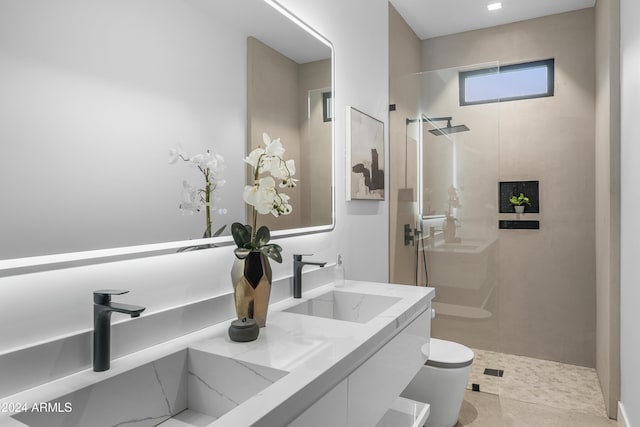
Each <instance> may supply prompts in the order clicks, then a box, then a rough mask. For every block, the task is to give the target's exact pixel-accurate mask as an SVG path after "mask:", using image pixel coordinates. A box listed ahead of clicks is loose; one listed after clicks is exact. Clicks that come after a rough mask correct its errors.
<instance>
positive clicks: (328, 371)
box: [0, 281, 434, 427]
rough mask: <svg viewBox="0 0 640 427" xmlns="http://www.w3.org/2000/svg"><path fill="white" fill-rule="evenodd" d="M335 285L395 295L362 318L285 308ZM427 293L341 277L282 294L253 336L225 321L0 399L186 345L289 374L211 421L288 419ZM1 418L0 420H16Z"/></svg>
mask: <svg viewBox="0 0 640 427" xmlns="http://www.w3.org/2000/svg"><path fill="white" fill-rule="evenodd" d="M333 289H335V290H336V291H339V292H342V291H344V292H356V293H360V294H371V295H383V296H390V297H395V298H398V299H399V300H398V301H397V302H396V303H395V304H393V305H392V306H391V307H389V308H388V309H386V310H384V311H383V312H382V313H380V314H379V315H378V316H376V317H374V318H373V319H371V320H370V321H368V322H367V323H355V322H347V321H340V320H334V319H328V318H322V317H314V316H306V315H300V314H295V313H289V312H285V311H282V310H285V309H287V308H289V307H292V306H294V305H296V304H299V303H301V302H302V301H305V300H307V299H310V298H314V297H316V296H318V295H322V294H324V293H326V292H328V291H331V290H333ZM433 297H434V290H433V289H432V288H424V287H415V286H403V285H390V284H382V283H371V282H361V281H346V284H345V286H344V287H343V288H339V289H338V288H334V286H333V285H332V284H330V285H326V286H323V287H320V288H317V289H314V290H312V291H308V292H305V293H304V294H303V298H302V299H293V298H290V299H287V300H285V301H282V302H279V303H276V304H272V305H271V306H270V308H269V314H268V317H267V326H266V327H265V328H261V330H260V335H259V337H258V339H257V340H255V341H252V342H249V343H237V342H233V341H231V340H230V339H229V337H228V334H227V329H228V327H229V322H222V323H219V324H216V325H214V326H211V327H209V328H206V329H202V330H200V331H197V332H194V333H191V334H188V335H185V336H182V337H180V338H178V339H174V340H171V341H168V342H165V343H162V344H160V345H156V346H153V347H150V348H147V349H144V350H142V351H138V352H136V353H133V354H130V355H127V356H125V357H121V358H119V359H114V360H112V362H111V369H110V370H108V371H105V372H100V373H97V372H93V371H92V370H90V369H89V370H84V371H81V372H78V373H76V374H73V375H69V376H67V377H64V378H61V379H58V380H55V381H52V382H49V383H46V384H43V385H41V386H38V387H35V388H32V389H30V390H26V391H24V392H21V393H18V394H15V395H12V396H9V397H7V398H4V399H2V400H0V407H2V405H4V406H5V407H6V406H7V404H10V403H12V402H24V403H27V404H31V403H35V402H46V401H49V400H52V399H55V398H57V397H60V396H64V395H66V394H69V393H72V392H74V391H77V390H79V389H82V388H84V387H87V386H90V385H92V384H97V383H99V382H101V381H104V380H106V379H108V378H111V377H114V376H117V375H119V374H122V373H124V372H127V371H129V370H131V369H134V368H136V367H139V366H142V365H144V364H146V363H149V362H152V361H154V360H157V359H159V358H162V357H164V356H167V355H170V354H173V353H175V352H176V351H180V350H182V349H185V348H190V349H194V350H199V351H202V352H206V353H210V354H215V355H220V356H224V357H229V358H232V359H234V360H237V361H239V362H246V363H251V364H257V365H262V366H266V367H269V368H274V369H278V370H281V371H286V372H288V374H287V375H285V376H284V377H282V378H281V379H279V380H278V381H275V382H274V383H273V384H272V385H271V386H269V387H267V388H266V389H264V390H263V391H262V392H259V393H258V394H256V395H254V396H253V397H251V398H250V399H248V400H247V401H245V402H244V403H242V404H241V407H238V408H236V409H237V410H236V409H234V410H231V411H230V412H228V413H226V414H225V415H224V416H223V417H221V418H219V419H218V420H217V421H215V424H214V425H215V426H216V427H220V426H234V427H237V426H239V425H246V426H249V425H254V424H261V425H269V420H270V419H271V420H279V422H280V423H282V421H281V420H288V419H289V418H291V417H293V416H294V415H295V414H298V413H300V412H301V411H302V410H304V409H306V408H307V407H308V406H310V405H311V404H313V403H314V402H315V401H316V400H318V399H319V398H320V397H321V396H323V395H324V394H325V393H326V392H327V391H329V390H330V389H331V388H333V387H334V386H335V385H337V384H338V383H339V382H340V381H341V380H342V379H344V378H345V377H346V376H348V375H349V374H350V373H351V372H352V371H353V370H354V369H356V368H357V367H358V366H359V365H360V364H361V363H362V362H363V361H364V360H366V359H367V358H368V357H370V356H371V355H372V354H373V353H375V352H376V351H377V350H378V349H379V348H380V347H381V346H383V345H384V344H385V343H386V342H387V341H388V340H389V339H390V338H391V337H393V336H394V335H395V334H396V332H397V330H399V329H402V328H404V327H405V326H406V325H407V324H408V323H410V322H411V321H413V320H414V319H415V318H417V317H418V316H419V315H420V314H422V313H423V312H424V311H425V310H426V309H427V307H428V303H429V301H431V300H432V299H433ZM7 412H8V411H5V413H4V414H0V416H4V417H5V418H4V419H3V418H0V426H5V425H7V426H11V425H22V424H19V423H18V424H16V422H15V421H14V420H13V419H11V418H6V417H7V415H9V414H8V413H7Z"/></svg>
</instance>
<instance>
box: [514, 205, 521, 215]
mask: <svg viewBox="0 0 640 427" xmlns="http://www.w3.org/2000/svg"><path fill="white" fill-rule="evenodd" d="M513 209H515V211H516V213H517V214H518V215H522V214H523V213H524V205H520V206H514V207H513Z"/></svg>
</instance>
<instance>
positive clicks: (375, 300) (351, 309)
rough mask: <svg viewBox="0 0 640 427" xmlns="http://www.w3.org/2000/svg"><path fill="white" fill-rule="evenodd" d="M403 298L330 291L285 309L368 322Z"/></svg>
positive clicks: (336, 318) (316, 315)
mask: <svg viewBox="0 0 640 427" xmlns="http://www.w3.org/2000/svg"><path fill="white" fill-rule="evenodd" d="M400 300H401V298H395V297H388V296H381V295H369V294H360V293H355V292H345V291H330V292H327V293H326V294H322V295H319V296H317V297H315V298H311V299H308V300H306V301H304V302H302V303H300V304H297V305H294V306H293V307H290V308H288V309H285V310H283V311H286V312H289V313H296V314H304V315H306V316H315V317H324V318H327V319H335V320H344V321H347V322H357V323H367V322H368V321H369V320H371V319H373V318H374V317H376V316H377V315H378V314H380V313H382V312H383V311H385V310H386V309H388V308H389V307H391V306H392V305H394V304H395V303H396V302H398V301H400Z"/></svg>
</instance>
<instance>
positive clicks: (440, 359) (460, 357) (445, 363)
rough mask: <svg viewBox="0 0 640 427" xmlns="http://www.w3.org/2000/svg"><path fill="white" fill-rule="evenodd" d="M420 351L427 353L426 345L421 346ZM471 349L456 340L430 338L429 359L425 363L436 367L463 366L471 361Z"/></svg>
mask: <svg viewBox="0 0 640 427" xmlns="http://www.w3.org/2000/svg"><path fill="white" fill-rule="evenodd" d="M422 352H423V353H425V354H426V353H427V345H426V344H425V345H424V346H423V347H422ZM473 356H474V354H473V351H471V349H470V348H469V347H466V346H464V345H462V344H458V343H457V342H451V341H445V340H439V339H437V338H431V343H430V345H429V360H427V363H425V365H427V366H435V367H436V368H463V367H465V366H469V365H471V364H472V363H473Z"/></svg>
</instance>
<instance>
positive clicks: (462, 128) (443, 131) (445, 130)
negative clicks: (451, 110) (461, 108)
mask: <svg viewBox="0 0 640 427" xmlns="http://www.w3.org/2000/svg"><path fill="white" fill-rule="evenodd" d="M451 119H452V117H425V116H422V120H424V121H428V122H429V123H431V124H432V125H433V126H435V129H429V133H431V134H433V135H435V136H441V135H450V134H452V133H458V132H466V131H468V130H470V129H469V128H468V127H467V126H466V125H456V126H451ZM445 120H446V121H447V126H446V127H437V126H436V125H435V124H434V123H433V122H438V121H445Z"/></svg>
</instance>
